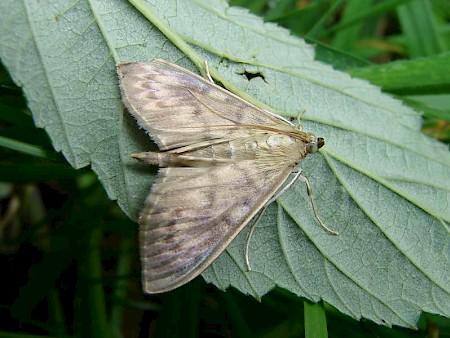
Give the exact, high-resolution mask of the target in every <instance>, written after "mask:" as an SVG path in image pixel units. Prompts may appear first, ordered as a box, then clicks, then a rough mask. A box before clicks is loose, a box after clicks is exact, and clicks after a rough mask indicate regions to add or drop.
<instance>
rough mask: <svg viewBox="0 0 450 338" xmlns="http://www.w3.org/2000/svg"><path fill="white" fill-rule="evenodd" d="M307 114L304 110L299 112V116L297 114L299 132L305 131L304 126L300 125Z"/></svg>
mask: <svg viewBox="0 0 450 338" xmlns="http://www.w3.org/2000/svg"><path fill="white" fill-rule="evenodd" d="M305 113H306V109H302V110H300V111H299V112H298V114H297V130H298V131H302V130H303V126H302V124H301V123H300V120H301V118H302V116H303V115H304V114H305Z"/></svg>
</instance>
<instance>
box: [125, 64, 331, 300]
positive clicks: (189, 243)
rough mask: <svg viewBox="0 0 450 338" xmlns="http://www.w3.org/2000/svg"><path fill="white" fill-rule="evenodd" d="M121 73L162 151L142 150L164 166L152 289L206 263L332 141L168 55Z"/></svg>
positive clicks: (149, 261) (147, 237)
mask: <svg viewBox="0 0 450 338" xmlns="http://www.w3.org/2000/svg"><path fill="white" fill-rule="evenodd" d="M117 72H118V74H119V79H120V88H121V92H122V99H123V102H124V103H125V106H126V107H127V108H128V111H129V112H130V113H131V114H132V115H133V116H134V118H135V119H136V120H137V122H138V124H139V125H140V126H141V127H142V128H144V129H145V130H146V131H147V132H148V134H149V135H150V137H151V138H152V139H153V141H154V142H155V143H156V144H157V145H158V147H159V149H160V150H161V152H145V153H139V154H134V155H132V156H133V157H135V158H137V159H139V160H141V161H143V162H145V163H148V164H152V165H158V166H159V167H160V169H159V172H158V176H157V179H156V181H155V183H154V184H153V185H152V187H151V191H150V194H149V195H148V196H147V198H146V200H145V203H144V207H143V209H142V212H141V214H140V217H139V224H140V235H139V237H140V238H139V239H140V252H141V258H142V268H143V269H142V270H143V283H144V288H145V291H146V292H147V293H158V292H164V291H169V290H172V289H174V288H176V287H178V286H181V285H183V284H185V283H187V282H188V281H190V280H192V279H193V278H194V277H196V276H197V275H199V274H200V273H201V272H202V271H203V270H204V269H206V267H208V266H209V265H210V264H211V263H212V262H213V261H214V260H215V259H216V258H217V257H218V256H219V255H220V253H222V252H223V251H224V250H225V248H226V247H227V246H228V245H229V244H230V242H231V241H232V240H233V239H234V238H235V237H236V236H237V234H238V233H239V232H240V231H241V230H242V229H243V227H244V226H245V225H246V224H247V223H248V222H249V221H250V220H251V219H252V217H253V216H255V215H256V214H257V213H258V211H259V210H261V209H262V208H264V206H265V205H266V204H267V202H268V201H269V200H270V199H271V198H272V197H273V196H274V195H275V194H276V193H277V192H278V191H279V190H280V188H281V187H282V186H283V183H284V182H285V181H286V180H287V178H288V177H289V176H290V174H291V172H292V171H293V168H294V167H295V166H296V165H297V164H298V162H299V161H300V160H301V159H303V158H304V157H305V156H306V155H307V154H308V153H312V152H315V151H317V149H318V148H320V147H321V146H322V145H323V139H322V138H316V137H315V136H314V135H312V134H309V133H304V132H302V131H300V130H299V129H296V128H295V126H294V125H293V124H291V123H290V122H289V121H287V120H285V119H283V118H281V117H278V116H277V115H275V114H273V113H270V112H268V111H265V110H262V109H260V108H258V107H256V106H254V105H252V104H250V103H248V102H246V101H244V100H243V99H241V98H239V97H238V96H236V95H234V94H232V93H230V92H228V91H227V90H225V89H223V88H221V87H219V86H217V85H215V84H214V83H212V82H211V81H208V80H205V79H204V78H202V77H200V76H198V75H196V74H194V73H192V72H190V71H188V70H186V69H184V68H181V67H179V66H177V65H174V64H172V63H170V62H168V61H164V60H159V59H155V60H153V61H152V62H150V63H123V64H119V65H118V66H117ZM296 176H299V175H296Z"/></svg>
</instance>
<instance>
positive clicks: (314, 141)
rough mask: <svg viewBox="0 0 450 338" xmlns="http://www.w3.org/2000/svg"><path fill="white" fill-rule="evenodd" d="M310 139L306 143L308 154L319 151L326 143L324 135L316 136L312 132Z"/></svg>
mask: <svg viewBox="0 0 450 338" xmlns="http://www.w3.org/2000/svg"><path fill="white" fill-rule="evenodd" d="M310 139H311V140H310V141H309V142H308V143H307V144H306V152H307V153H308V154H312V153H315V152H317V151H318V150H319V149H320V148H322V147H323V146H324V144H325V140H324V139H323V137H315V136H314V135H313V134H310Z"/></svg>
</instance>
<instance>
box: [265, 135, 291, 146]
mask: <svg viewBox="0 0 450 338" xmlns="http://www.w3.org/2000/svg"><path fill="white" fill-rule="evenodd" d="M294 142H295V140H294V139H293V138H292V137H290V136H287V135H281V134H274V135H268V137H267V139H266V144H267V146H268V147H269V148H276V147H288V146H290V145H292V144H293V143H294Z"/></svg>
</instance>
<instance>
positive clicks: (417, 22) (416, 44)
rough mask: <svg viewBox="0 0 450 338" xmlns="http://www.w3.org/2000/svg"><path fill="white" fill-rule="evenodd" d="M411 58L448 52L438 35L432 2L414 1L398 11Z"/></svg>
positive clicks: (424, 0) (400, 7)
mask: <svg viewBox="0 0 450 338" xmlns="http://www.w3.org/2000/svg"><path fill="white" fill-rule="evenodd" d="M397 13H398V17H399V20H400V25H401V26H402V30H403V33H404V34H405V37H406V43H407V46H408V49H409V55H410V57H411V58H416V57H419V56H428V55H433V54H438V53H441V52H444V51H445V50H446V48H445V43H444V40H443V38H442V37H441V36H440V34H439V33H438V29H437V25H436V20H435V17H434V13H433V10H432V7H431V2H430V1H426V0H414V1H411V2H410V3H408V4H405V5H402V6H399V7H398V9H397Z"/></svg>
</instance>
